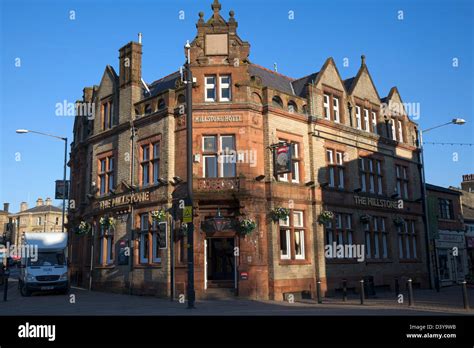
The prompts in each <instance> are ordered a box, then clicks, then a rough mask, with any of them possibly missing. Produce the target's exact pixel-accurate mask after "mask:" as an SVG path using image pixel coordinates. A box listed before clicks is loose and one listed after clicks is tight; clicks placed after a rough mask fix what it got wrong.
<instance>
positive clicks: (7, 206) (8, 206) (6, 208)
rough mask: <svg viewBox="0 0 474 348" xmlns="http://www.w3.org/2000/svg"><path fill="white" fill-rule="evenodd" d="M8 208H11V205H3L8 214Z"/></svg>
mask: <svg viewBox="0 0 474 348" xmlns="http://www.w3.org/2000/svg"><path fill="white" fill-rule="evenodd" d="M8 208H10V203H3V210H4V211H6V212H7V213H8Z"/></svg>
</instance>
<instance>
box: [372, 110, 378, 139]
mask: <svg viewBox="0 0 474 348" xmlns="http://www.w3.org/2000/svg"><path fill="white" fill-rule="evenodd" d="M372 131H373V132H374V133H375V134H378V131H377V113H376V112H375V111H372Z"/></svg>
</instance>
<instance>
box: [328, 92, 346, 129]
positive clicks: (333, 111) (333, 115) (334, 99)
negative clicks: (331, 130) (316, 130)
mask: <svg viewBox="0 0 474 348" xmlns="http://www.w3.org/2000/svg"><path fill="white" fill-rule="evenodd" d="M341 96H342V95H341ZM341 96H339V94H338V95H335V94H333V93H329V92H326V93H324V94H323V113H324V114H323V116H324V119H325V120H332V121H334V122H336V123H340V122H341V109H340V104H341V103H340V102H339V101H340V99H341Z"/></svg>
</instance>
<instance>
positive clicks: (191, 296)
mask: <svg viewBox="0 0 474 348" xmlns="http://www.w3.org/2000/svg"><path fill="white" fill-rule="evenodd" d="M185 48H186V53H187V55H186V64H185V73H186V74H185V75H186V78H185V81H184V83H185V84H186V114H187V115H186V153H187V156H188V157H187V168H186V176H187V191H188V192H187V193H188V204H189V205H190V206H191V207H193V99H192V96H193V74H192V72H191V45H190V44H189V41H188V42H186V46H185ZM193 215H194V213H192V214H191V219H193ZM187 225H188V287H187V298H188V308H189V309H191V308H194V301H195V298H196V294H195V291H194V222H193V220H191V222H189V223H188V224H187Z"/></svg>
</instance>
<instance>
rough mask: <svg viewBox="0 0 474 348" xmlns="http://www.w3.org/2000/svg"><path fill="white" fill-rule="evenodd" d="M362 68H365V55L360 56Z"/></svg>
mask: <svg viewBox="0 0 474 348" xmlns="http://www.w3.org/2000/svg"><path fill="white" fill-rule="evenodd" d="M360 60H361V61H360V66H365V54H363V55H361V56H360Z"/></svg>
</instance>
